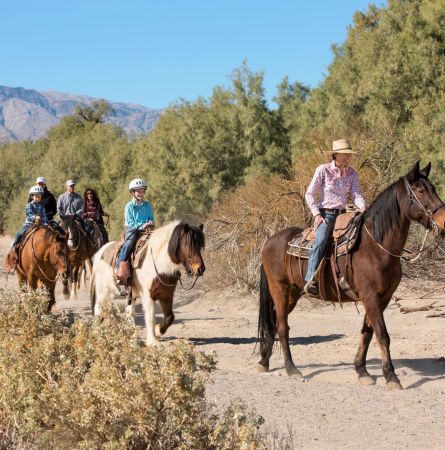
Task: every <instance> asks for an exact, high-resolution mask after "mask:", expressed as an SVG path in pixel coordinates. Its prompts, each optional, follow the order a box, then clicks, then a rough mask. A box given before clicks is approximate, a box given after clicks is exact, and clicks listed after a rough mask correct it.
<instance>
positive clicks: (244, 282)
mask: <svg viewBox="0 0 445 450" xmlns="http://www.w3.org/2000/svg"><path fill="white" fill-rule="evenodd" d="M309 180H310V178H309ZM304 189H305V187H304V183H303V182H296V181H294V182H290V181H288V180H285V179H283V178H282V177H280V176H278V175H276V176H272V177H257V178H251V179H250V180H249V181H248V182H247V183H246V184H245V185H243V186H241V187H240V188H238V189H237V190H236V191H234V192H232V193H230V194H228V195H227V196H225V197H224V198H223V200H222V201H221V202H220V203H219V204H217V205H216V206H215V207H214V208H213V209H212V211H211V213H210V215H209V218H208V220H207V225H206V236H207V237H206V239H207V249H208V251H207V253H206V260H207V261H208V264H207V266H208V267H209V275H208V277H209V278H210V279H213V280H217V281H219V282H220V283H223V284H233V285H235V286H237V287H238V288H245V289H247V290H255V289H256V288H257V286H258V280H259V266H260V259H259V255H260V250H261V248H262V247H263V245H264V242H266V240H267V239H268V238H269V237H270V236H272V235H273V234H275V233H276V232H277V231H279V230H281V229H283V228H286V227H289V226H293V225H305V224H306V225H307V224H309V223H310V220H311V219H310V211H309V209H308V208H307V206H306V204H305V202H304V197H303V193H304Z"/></svg>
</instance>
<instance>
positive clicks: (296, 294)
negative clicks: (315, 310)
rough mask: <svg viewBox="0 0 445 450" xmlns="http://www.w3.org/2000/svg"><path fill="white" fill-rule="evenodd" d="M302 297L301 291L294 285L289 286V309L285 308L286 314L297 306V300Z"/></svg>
mask: <svg viewBox="0 0 445 450" xmlns="http://www.w3.org/2000/svg"><path fill="white" fill-rule="evenodd" d="M302 295H303V291H302V290H301V289H299V288H298V287H297V286H295V285H291V287H290V289H289V307H288V308H287V314H290V313H291V312H292V311H293V310H294V308H295V306H297V303H298V300H299V299H300V297H301V296H302Z"/></svg>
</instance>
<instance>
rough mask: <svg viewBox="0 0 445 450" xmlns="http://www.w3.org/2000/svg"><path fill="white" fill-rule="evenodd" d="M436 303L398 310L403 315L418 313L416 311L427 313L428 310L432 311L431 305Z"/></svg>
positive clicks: (404, 307)
mask: <svg viewBox="0 0 445 450" xmlns="http://www.w3.org/2000/svg"><path fill="white" fill-rule="evenodd" d="M436 303H437V302H432V303H429V304H428V305H423V306H412V307H409V306H403V307H402V308H400V312H401V313H403V314H408V313H412V312H418V311H429V310H430V309H433V305H434V304H436Z"/></svg>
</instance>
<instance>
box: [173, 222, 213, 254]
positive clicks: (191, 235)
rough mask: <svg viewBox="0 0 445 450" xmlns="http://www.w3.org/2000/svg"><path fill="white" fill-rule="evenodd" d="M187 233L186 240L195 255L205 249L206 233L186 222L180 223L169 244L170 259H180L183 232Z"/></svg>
mask: <svg viewBox="0 0 445 450" xmlns="http://www.w3.org/2000/svg"><path fill="white" fill-rule="evenodd" d="M182 231H184V232H185V240H186V243H187V245H188V247H189V248H190V249H191V250H192V251H193V253H195V254H196V253H200V252H201V250H202V249H203V248H204V245H205V240H204V233H203V232H202V230H201V228H199V227H194V226H192V225H189V224H188V223H186V222H183V221H181V222H179V223H178V224H177V225H176V227H175V229H174V230H173V233H172V236H171V238H170V242H169V244H168V254H169V255H170V258H172V260H173V258H175V259H178V258H179V255H178V252H179V239H180V237H181V232H182Z"/></svg>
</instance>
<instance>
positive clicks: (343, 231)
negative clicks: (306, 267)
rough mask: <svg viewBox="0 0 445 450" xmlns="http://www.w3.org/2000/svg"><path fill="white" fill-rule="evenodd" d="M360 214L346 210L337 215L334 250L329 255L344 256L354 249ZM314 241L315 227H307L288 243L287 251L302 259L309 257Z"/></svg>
mask: <svg viewBox="0 0 445 450" xmlns="http://www.w3.org/2000/svg"><path fill="white" fill-rule="evenodd" d="M359 215H360V214H358V213H356V212H346V213H344V214H340V215H339V216H337V219H336V221H335V225H334V230H333V232H332V248H331V250H332V251H331V252H328V255H329V254H332V253H333V254H335V255H336V256H342V255H345V254H346V253H348V252H349V251H350V250H352V248H353V247H354V245H355V243H356V241H357V236H358V230H359V229H360V227H359V223H360V220H358V218H359ZM314 241H315V233H314V231H313V229H312V228H306V229H305V230H304V231H303V232H302V233H300V234H297V235H296V236H295V237H294V238H293V239H292V240H291V241H290V242H289V243H288V249H287V253H288V254H289V255H292V256H298V257H299V258H301V259H308V258H309V254H310V252H311V250H312V247H313V245H314Z"/></svg>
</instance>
